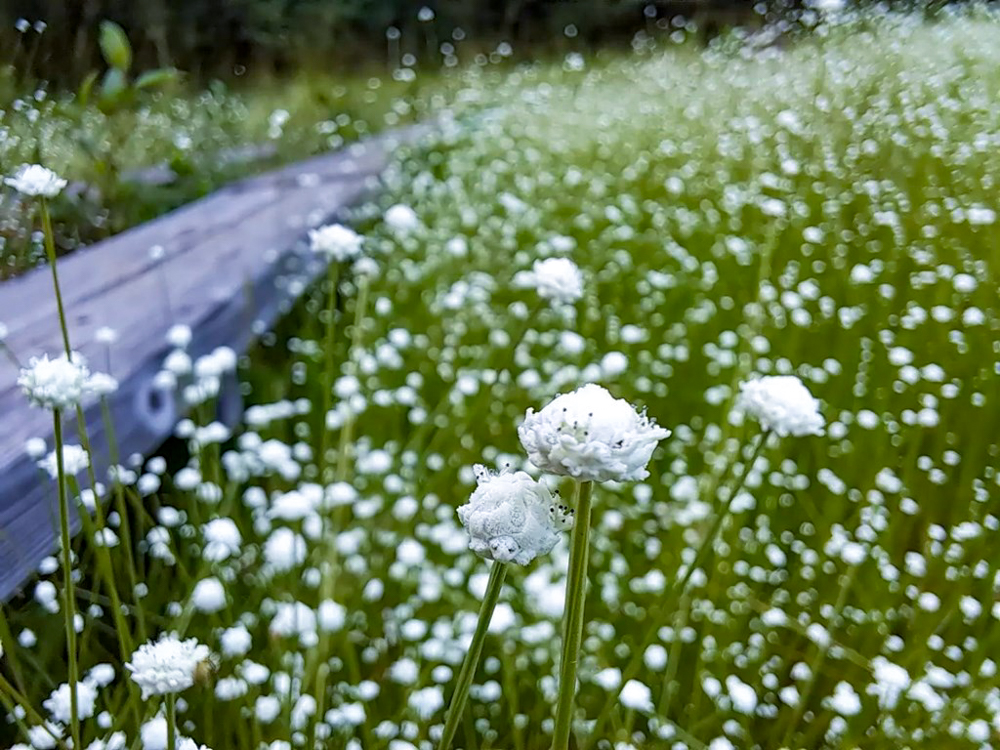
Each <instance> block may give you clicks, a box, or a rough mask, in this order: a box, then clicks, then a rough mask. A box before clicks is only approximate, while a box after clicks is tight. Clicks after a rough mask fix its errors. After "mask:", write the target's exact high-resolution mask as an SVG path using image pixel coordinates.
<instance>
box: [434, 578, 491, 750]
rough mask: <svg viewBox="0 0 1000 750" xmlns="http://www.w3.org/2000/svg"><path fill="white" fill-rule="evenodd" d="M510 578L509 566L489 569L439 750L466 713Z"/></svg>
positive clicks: (447, 745)
mask: <svg viewBox="0 0 1000 750" xmlns="http://www.w3.org/2000/svg"><path fill="white" fill-rule="evenodd" d="M506 576H507V564H506V563H502V562H494V563H493V567H492V568H491V569H490V580H489V582H488V583H487V584H486V595H485V596H484V597H483V603H482V606H481V607H480V608H479V622H478V623H476V632H475V633H474V634H473V636H472V643H471V644H469V650H468V651H467V652H466V654H465V661H463V662H462V668H461V670H459V672H458V682H457V684H456V685H455V692H454V693H452V696H451V705H450V706H449V707H448V716H447V718H446V720H445V725H444V732H442V733H441V740H440V742H438V750H449V748H450V747H451V743H452V740H454V739H455V732H457V731H458V724H459V722H460V721H461V720H462V715H463V714H464V713H465V702H466V700H467V699H468V697H469V688H471V687H472V679H473V677H475V675H476V667H477V666H478V665H479V657H480V656H481V655H482V653H483V644H484V643H485V642H486V634H487V632H489V629H490V620H491V619H492V618H493V610H494V608H496V606H497V601H498V600H499V599H500V590H501V589H502V588H503V581H504V578H505V577H506Z"/></svg>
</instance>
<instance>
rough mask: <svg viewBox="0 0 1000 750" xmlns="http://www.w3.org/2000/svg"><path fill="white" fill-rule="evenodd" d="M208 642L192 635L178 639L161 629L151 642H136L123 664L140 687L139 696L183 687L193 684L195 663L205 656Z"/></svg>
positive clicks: (147, 695)
mask: <svg viewBox="0 0 1000 750" xmlns="http://www.w3.org/2000/svg"><path fill="white" fill-rule="evenodd" d="M210 656H211V653H210V652H209V650H208V646H205V645H203V644H201V643H199V642H198V639H196V638H188V639H187V640H186V641H182V640H181V639H180V638H178V637H177V636H175V635H170V634H166V633H164V634H163V635H161V636H160V640H158V641H156V642H155V643H144V644H143V645H141V646H139V648H138V649H137V650H136V652H135V653H134V654H132V661H130V662H129V663H127V664H126V665H125V668H126V669H128V671H129V672H131V673H132V679H133V680H134V681H135V683H136V684H137V685H138V686H139V687H140V688H141V689H142V699H143V700H145V699H146V698H148V697H149V696H151V695H166V694H168V693H179V692H181V691H182V690H187V689H188V688H189V687H191V686H192V685H193V684H194V674H195V670H196V669H197V667H198V665H199V664H201V663H202V662H204V661H206V660H207V659H209V657H210Z"/></svg>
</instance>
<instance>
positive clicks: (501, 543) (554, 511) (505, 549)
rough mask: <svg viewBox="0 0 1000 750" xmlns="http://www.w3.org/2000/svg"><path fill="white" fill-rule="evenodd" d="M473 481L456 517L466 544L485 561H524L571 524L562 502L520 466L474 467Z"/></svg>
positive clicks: (544, 548) (548, 547)
mask: <svg viewBox="0 0 1000 750" xmlns="http://www.w3.org/2000/svg"><path fill="white" fill-rule="evenodd" d="M474 471H475V472H476V478H477V480H478V483H479V486H478V487H476V490H475V492H473V493H472V497H470V498H469V502H468V504H466V505H463V506H461V507H460V508H459V509H458V517H459V518H460V519H461V521H462V524H463V525H464V526H465V528H466V529H467V530H468V532H469V549H471V550H472V551H473V552H475V553H476V554H478V555H480V556H481V557H485V558H486V559H488V560H497V561H500V562H516V563H517V564H518V565H527V564H528V563H530V562H531V561H532V560H534V559H535V558H536V557H538V556H539V555H544V554H547V553H548V552H551V551H552V548H553V547H555V546H556V542H558V541H559V532H560V531H561V530H563V529H565V528H567V527H568V526H570V525H571V522H572V516H571V514H570V512H569V511H567V509H566V508H565V506H561V505H557V504H556V503H554V502H553V500H552V495H551V494H550V493H549V490H548V488H547V487H546V486H545V485H544V484H542V483H541V482H536V481H535V480H534V479H532V478H531V477H530V476H528V475H527V474H526V473H524V472H523V471H518V472H515V473H512V474H491V473H490V472H488V471H487V470H486V468H485V467H484V466H480V465H477V466H476V467H475V469H474Z"/></svg>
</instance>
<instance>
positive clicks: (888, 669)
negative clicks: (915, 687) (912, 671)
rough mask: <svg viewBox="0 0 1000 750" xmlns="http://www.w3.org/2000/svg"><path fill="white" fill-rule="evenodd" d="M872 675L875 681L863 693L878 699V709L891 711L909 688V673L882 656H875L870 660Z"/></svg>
mask: <svg viewBox="0 0 1000 750" xmlns="http://www.w3.org/2000/svg"><path fill="white" fill-rule="evenodd" d="M872 675H873V676H874V678H875V681H874V682H873V683H871V684H870V685H868V687H867V688H866V689H865V692H866V693H867V694H868V695H875V696H877V697H878V705H879V708H881V709H884V710H887V711H891V710H892V709H894V708H895V707H896V704H897V703H899V696H900V695H902V694H903V692H904V691H905V690H906V689H907V688H908V687H910V675H909V673H908V672H907V671H906V670H905V669H903V668H902V667H901V666H899V665H898V664H894V663H892V662H891V661H889V660H888V659H886V658H885V657H884V656H876V657H875V658H874V659H872Z"/></svg>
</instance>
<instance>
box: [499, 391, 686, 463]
mask: <svg viewBox="0 0 1000 750" xmlns="http://www.w3.org/2000/svg"><path fill="white" fill-rule="evenodd" d="M517 434H518V436H519V437H520V438H521V445H523V446H524V449H525V450H526V451H527V452H528V458H529V459H530V460H531V463H533V464H534V465H535V466H537V467H538V468H539V469H541V470H542V471H547V472H551V473H552V474H562V475H564V476H571V477H575V478H576V479H579V480H581V481H594V482H606V481H609V480H616V481H620V482H625V481H639V480H641V479H645V478H646V477H647V476H649V472H648V471H647V470H646V464H648V463H649V459H650V457H651V456H652V455H653V450H654V449H655V448H656V444H657V443H658V442H660V441H661V440H663V439H664V438H666V437H669V436H670V430H667V429H665V428H663V427H660V426H658V425H657V424H656V423H655V422H654V421H652V420H651V419H649V418H648V417H647V416H646V415H645V414H644V413H643V414H640V413H638V412H636V410H635V408H634V407H633V406H632V405H631V404H630V403H629V402H628V401H625V400H624V399H620V398H618V399H616V398H615V397H614V396H612V395H611V394H610V393H608V391H607V390H606V389H605V388H602V387H601V386H599V385H596V384H594V383H590V384H588V385H585V386H583V387H582V388H578V389H576V390H575V391H573V392H572V393H564V394H562V395H559V396H556V398H554V399H553V400H552V401H551V402H549V404H548V405H546V406H545V408H543V409H542V410H541V411H540V412H537V413H536V412H535V411H534V410H533V409H528V414H527V415H526V416H525V418H524V422H522V423H521V426H520V427H518V428H517Z"/></svg>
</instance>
